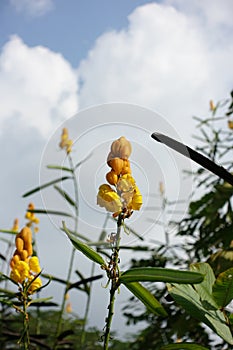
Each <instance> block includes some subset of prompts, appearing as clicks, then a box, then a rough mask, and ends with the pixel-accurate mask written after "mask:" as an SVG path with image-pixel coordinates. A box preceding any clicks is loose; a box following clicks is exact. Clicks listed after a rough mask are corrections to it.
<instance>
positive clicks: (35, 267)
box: [29, 256, 41, 273]
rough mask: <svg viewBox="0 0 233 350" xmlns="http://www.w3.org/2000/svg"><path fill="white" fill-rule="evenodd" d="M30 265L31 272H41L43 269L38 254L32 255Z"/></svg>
mask: <svg viewBox="0 0 233 350" xmlns="http://www.w3.org/2000/svg"><path fill="white" fill-rule="evenodd" d="M29 267H30V270H31V272H33V273H39V272H40V271H41V268H40V263H39V259H38V257H37V256H32V257H31V259H30V260H29Z"/></svg>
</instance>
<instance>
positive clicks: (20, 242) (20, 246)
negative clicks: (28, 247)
mask: <svg viewBox="0 0 233 350" xmlns="http://www.w3.org/2000/svg"><path fill="white" fill-rule="evenodd" d="M15 246H16V249H17V250H18V252H21V251H22V250H23V247H24V241H23V239H22V238H21V237H18V235H17V236H16V237H15Z"/></svg>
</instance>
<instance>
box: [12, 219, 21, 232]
mask: <svg viewBox="0 0 233 350" xmlns="http://www.w3.org/2000/svg"><path fill="white" fill-rule="evenodd" d="M11 231H14V232H18V231H19V219H15V220H14V224H13V227H12V229H11Z"/></svg>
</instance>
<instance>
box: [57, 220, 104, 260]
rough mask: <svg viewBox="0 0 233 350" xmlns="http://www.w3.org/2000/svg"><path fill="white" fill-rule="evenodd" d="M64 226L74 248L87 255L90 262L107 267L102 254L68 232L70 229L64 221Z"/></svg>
mask: <svg viewBox="0 0 233 350" xmlns="http://www.w3.org/2000/svg"><path fill="white" fill-rule="evenodd" d="M62 224H63V229H64V231H65V233H66V234H67V236H68V237H69V239H70V240H71V243H72V244H73V246H74V247H75V248H76V249H77V250H79V251H80V252H82V253H83V254H84V255H86V257H88V258H89V259H90V260H92V261H94V262H96V263H97V264H99V265H106V264H105V261H104V259H103V258H102V256H101V255H100V254H98V253H97V252H96V251H95V250H94V249H92V248H91V247H89V246H88V245H86V244H85V243H83V242H81V241H80V240H79V239H78V238H77V237H75V236H74V235H72V234H71V233H70V232H69V231H68V229H67V228H66V226H65V223H64V221H63V222H62Z"/></svg>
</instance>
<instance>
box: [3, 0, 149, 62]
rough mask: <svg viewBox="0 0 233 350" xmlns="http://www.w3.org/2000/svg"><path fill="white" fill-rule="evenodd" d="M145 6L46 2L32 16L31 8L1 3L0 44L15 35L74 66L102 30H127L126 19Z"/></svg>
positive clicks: (128, 2)
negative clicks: (42, 47)
mask: <svg viewBox="0 0 233 350" xmlns="http://www.w3.org/2000/svg"><path fill="white" fill-rule="evenodd" d="M33 2H34V1H32V3H33ZM15 3H16V1H15ZM18 3H19V1H18ZM26 3H27V2H26V1H25V4H26ZM28 3H29V2H28ZM46 3H47V4H48V5H47V6H48V9H47V7H46ZM146 3H148V1H146V0H145V1H143V0H135V1H131V0H126V1H124V0H120V1H107V0H101V1H91V0H88V1H80V0H77V1H76V0H69V2H67V1H54V2H50V1H45V2H44V4H45V5H44V11H45V12H44V13H43V11H42V13H41V12H39V13H38V14H36V13H35V14H34V15H32V14H31V11H32V10H30V8H32V6H33V5H30V6H31V7H30V6H29V5H28V6H26V5H24V7H23V8H22V9H18V10H17V7H16V6H14V2H12V3H10V1H4V2H2V4H1V5H0V6H1V12H0V21H1V29H0V30H1V38H0V44H1V46H2V45H3V44H5V43H6V42H7V41H8V40H9V35H12V34H15V33H17V34H18V35H19V36H20V37H21V38H23V40H24V42H25V43H26V44H27V45H29V46H35V45H43V46H46V47H49V48H50V49H51V50H53V51H56V52H61V53H62V54H63V55H64V57H65V58H66V59H67V60H68V61H69V62H70V63H71V64H72V65H73V66H74V67H77V65H78V62H79V60H80V59H81V58H84V57H85V56H86V53H87V51H88V50H89V49H90V48H91V47H92V45H93V44H94V42H95V40H96V38H97V37H98V36H100V35H101V34H102V33H103V32H105V31H109V30H112V29H115V30H120V29H121V28H122V27H126V26H127V22H128V21H127V16H128V15H129V14H130V13H131V12H132V11H133V10H134V9H135V8H136V7H137V6H140V5H143V4H146ZM50 4H51V7H50ZM46 9H47V10H46Z"/></svg>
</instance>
